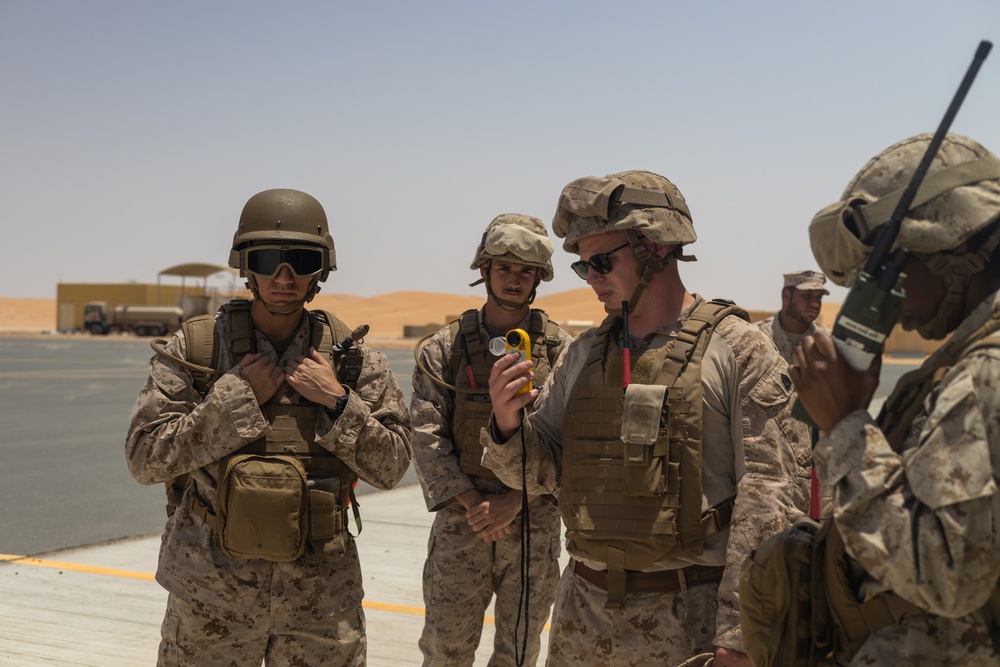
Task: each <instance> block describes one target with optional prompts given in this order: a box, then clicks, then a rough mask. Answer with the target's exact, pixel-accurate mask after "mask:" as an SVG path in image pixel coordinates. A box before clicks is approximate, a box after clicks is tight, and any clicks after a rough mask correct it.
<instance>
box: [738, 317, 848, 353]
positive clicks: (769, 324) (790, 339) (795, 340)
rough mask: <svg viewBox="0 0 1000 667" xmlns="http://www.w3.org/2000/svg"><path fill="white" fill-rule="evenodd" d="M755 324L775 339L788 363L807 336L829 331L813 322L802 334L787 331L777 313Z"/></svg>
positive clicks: (775, 344)
mask: <svg viewBox="0 0 1000 667" xmlns="http://www.w3.org/2000/svg"><path fill="white" fill-rule="evenodd" d="M754 326H756V327H757V328H758V329H760V330H761V331H763V332H764V334H765V335H766V336H767V337H768V338H770V339H771V340H772V341H774V346H775V347H776V348H778V354H780V355H781V358H782V359H784V360H785V362H786V363H789V364H790V363H792V355H793V354H794V353H795V348H797V347H798V346H799V343H800V342H801V341H802V339H803V338H805V337H806V336H811V335H812V334H814V333H816V332H817V331H826V332H827V333H829V331H827V329H826V327H824V326H822V325H819V324H816V323H815V322H813V323H812V324H810V325H809V326H808V327H807V328H806V330H805V331H803V332H802V333H801V334H797V335H796V334H793V333H789V332H787V331H785V328H784V327H783V326H781V322H780V321H779V320H778V316H777V314H775V315H772V316H771V317H768V318H767V319H763V320H760V321H759V322H755V323H754Z"/></svg>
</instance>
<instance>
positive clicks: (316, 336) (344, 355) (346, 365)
mask: <svg viewBox="0 0 1000 667" xmlns="http://www.w3.org/2000/svg"><path fill="white" fill-rule="evenodd" d="M308 312H309V321H310V336H311V345H312V346H313V347H314V348H316V351H317V352H319V353H320V354H322V355H324V356H325V357H326V358H327V359H329V360H330V363H331V364H332V365H333V368H334V370H335V371H336V372H337V379H338V380H340V381H341V382H343V383H344V384H345V385H347V387H348V388H350V389H351V390H354V389H355V388H356V387H357V384H358V378H360V377H361V369H362V368H363V367H364V362H365V359H364V353H362V352H361V350H360V349H359V348H358V347H357V346H356V345H352V346H351V347H350V348H348V350H347V351H346V352H343V351H341V350H340V349H339V346H340V345H342V344H343V342H344V340H346V339H347V338H349V337H350V335H351V330H350V328H349V327H348V326H347V325H346V324H345V323H344V322H343V321H342V320H340V319H339V318H338V317H337V316H336V315H334V314H333V313H330V312H328V311H325V310H310V311H308ZM317 325H318V326H317Z"/></svg>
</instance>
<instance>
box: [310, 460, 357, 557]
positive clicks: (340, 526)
mask: <svg viewBox="0 0 1000 667" xmlns="http://www.w3.org/2000/svg"><path fill="white" fill-rule="evenodd" d="M340 493H341V489H340V479H339V478H337V477H329V478H326V479H317V480H309V543H308V545H307V548H306V553H307V554H308V555H309V556H313V557H319V558H325V559H328V560H334V561H336V560H340V559H341V558H343V557H344V554H345V553H347V531H346V530H344V508H343V507H341V506H340V502H339V501H338V499H339V498H340Z"/></svg>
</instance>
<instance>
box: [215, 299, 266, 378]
mask: <svg viewBox="0 0 1000 667" xmlns="http://www.w3.org/2000/svg"><path fill="white" fill-rule="evenodd" d="M250 304H251V301H250V300H249V299H233V300H232V301H230V302H229V303H227V304H224V305H223V306H222V308H220V310H222V312H223V313H225V314H226V315H227V316H228V317H229V338H230V350H231V351H232V353H233V362H234V363H239V361H240V359H242V358H243V357H244V356H246V355H248V354H251V353H253V352H256V351H257V339H256V338H254V335H253V320H251V319H250Z"/></svg>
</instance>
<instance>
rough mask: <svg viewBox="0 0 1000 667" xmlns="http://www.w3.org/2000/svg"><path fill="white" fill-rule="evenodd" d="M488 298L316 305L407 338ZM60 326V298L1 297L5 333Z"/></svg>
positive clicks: (558, 315)
mask: <svg viewBox="0 0 1000 667" xmlns="http://www.w3.org/2000/svg"><path fill="white" fill-rule="evenodd" d="M483 301H484V297H475V296H463V295H458V294H442V293H436V292H393V293H391V294H383V295H380V296H373V297H358V296H352V295H347V294H322V293H321V294H319V295H318V296H317V297H316V299H315V300H314V301H313V303H312V304H311V307H314V308H320V309H324V310H329V311H331V312H333V313H335V314H336V315H337V316H338V317H339V318H340V319H342V320H344V321H345V322H346V323H347V324H349V325H351V326H357V325H359V324H368V325H369V326H370V327H371V333H370V334H369V339H370V340H372V341H375V340H383V339H401V338H402V337H403V327H404V326H407V325H417V326H425V325H432V324H437V325H442V324H444V323H445V322H447V321H448V319H449V318H451V317H455V316H457V315H459V314H460V313H462V311H464V310H467V309H469V308H478V307H480V306H482V304H483ZM535 305H536V306H537V307H539V308H542V309H543V310H545V311H546V312H548V314H549V316H550V317H552V319H554V320H556V321H557V322H562V323H566V322H569V321H592V322H595V323H596V322H600V321H601V319H603V317H604V310H603V308H602V307H601V305H600V303H599V302H598V301H597V300H596V299H595V298H594V294H593V292H592V291H591V290H590V289H589V288H586V287H584V288H581V289H576V290H570V291H567V292H560V293H557V294H550V295H546V296H543V297H539V298H538V300H537V301H536V302H535ZM55 327H56V302H55V299H11V298H6V297H2V296H0V332H8V333H9V332H27V333H32V332H34V333H37V332H42V331H52V330H54V329H55Z"/></svg>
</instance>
